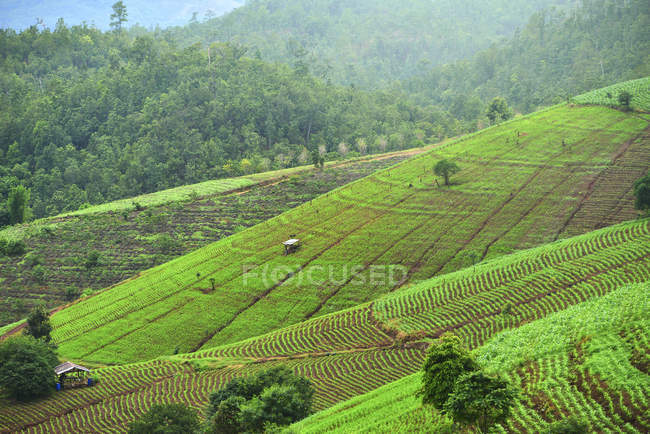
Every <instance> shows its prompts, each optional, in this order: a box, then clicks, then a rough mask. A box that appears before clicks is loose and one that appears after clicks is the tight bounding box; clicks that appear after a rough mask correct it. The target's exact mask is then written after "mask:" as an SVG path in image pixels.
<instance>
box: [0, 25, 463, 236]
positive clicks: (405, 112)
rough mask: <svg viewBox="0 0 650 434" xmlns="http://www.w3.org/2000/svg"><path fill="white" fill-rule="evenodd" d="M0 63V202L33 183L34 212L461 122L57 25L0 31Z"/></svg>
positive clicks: (237, 56)
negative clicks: (40, 28)
mask: <svg viewBox="0 0 650 434" xmlns="http://www.w3.org/2000/svg"><path fill="white" fill-rule="evenodd" d="M132 33H135V32H132ZM140 33H141V29H140ZM0 70H1V74H0V89H1V92H0V104H1V105H2V107H3V110H2V113H1V114H0V156H1V157H2V163H3V164H2V165H1V166H0V198H1V199H2V200H3V201H4V200H6V199H7V197H8V193H9V191H10V190H11V189H12V188H13V187H15V186H16V185H24V186H26V187H28V188H30V189H31V199H32V208H33V211H34V215H35V216H36V217H42V216H46V215H53V214H56V213H58V212H61V211H69V210H74V209H77V208H79V207H80V206H83V205H84V204H85V203H100V202H103V201H106V200H112V199H116V198H121V197H126V196H130V195H136V194H139V193H144V192H152V191H156V190H160V189H164V188H168V187H172V186H176V185H181V184H187V183H194V182H197V181H201V180H205V179H210V178H217V177H226V176H235V175H240V174H246V173H251V172H254V171H261V170H268V169H275V168H283V167H288V166H293V165H297V164H306V163H310V162H311V161H312V156H311V154H312V152H313V151H318V152H320V153H321V154H325V155H324V157H325V158H326V159H327V158H330V159H331V158H336V157H338V156H339V155H340V154H346V153H347V152H351V151H353V152H360V153H366V152H374V151H384V150H391V149H401V148H405V147H411V146H414V145H419V144H422V143H423V142H422V140H429V139H431V138H435V139H437V138H439V137H441V136H444V135H449V134H456V133H458V132H461V131H462V129H463V127H462V126H461V125H459V124H458V123H457V122H455V121H454V120H453V119H451V118H450V117H449V115H447V114H446V113H444V112H442V111H436V110H424V109H423V108H420V107H417V106H415V105H412V104H409V103H408V102H406V101H405V100H403V99H401V98H396V97H395V96H392V95H389V94H386V93H382V92H373V93H368V92H364V91H361V90H358V89H355V88H352V87H340V86H335V85H332V84H328V83H326V82H324V81H322V80H320V79H318V78H314V77H313V76H311V75H310V74H308V72H307V71H306V69H305V68H302V67H300V66H299V65H298V66H297V67H295V68H291V67H289V66H285V65H280V64H276V65H272V64H268V63H265V62H263V61H261V60H259V59H255V58H253V57H248V56H247V49H246V48H243V47H241V46H237V45H233V44H227V43H225V44H213V45H211V46H210V50H209V51H208V50H205V49H203V48H201V47H200V46H199V45H192V46H190V47H186V48H182V49H179V48H175V47H174V46H172V45H169V44H167V43H166V42H164V41H161V40H159V39H154V38H152V37H151V36H150V35H148V34H143V35H139V36H134V35H133V34H131V33H127V32H101V31H99V30H97V29H94V28H91V27H88V26H85V25H82V26H73V27H70V28H69V27H67V26H66V25H65V24H64V23H63V22H62V21H60V22H59V23H58V24H57V26H56V28H55V29H54V30H53V31H50V30H47V29H46V30H43V31H41V30H38V29H37V28H36V27H31V28H30V29H28V30H26V31H24V32H21V33H15V32H14V31H11V30H3V31H1V32H0ZM5 208H6V207H5V206H2V209H5ZM6 218H7V216H6V215H5V216H4V219H5V223H6Z"/></svg>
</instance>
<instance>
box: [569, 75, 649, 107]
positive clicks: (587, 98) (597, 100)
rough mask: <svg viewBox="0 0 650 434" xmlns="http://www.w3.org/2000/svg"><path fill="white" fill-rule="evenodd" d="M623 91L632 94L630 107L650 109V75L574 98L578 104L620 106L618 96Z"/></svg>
mask: <svg viewBox="0 0 650 434" xmlns="http://www.w3.org/2000/svg"><path fill="white" fill-rule="evenodd" d="M621 92H629V93H630V95H632V99H631V101H630V107H631V108H632V109H634V110H640V111H644V112H648V111H650V77H645V78H640V79H638V80H630V81H624V82H622V83H616V84H614V85H612V86H608V87H604V88H602V89H597V90H594V91H592V92H588V93H585V94H583V95H580V96H576V97H574V98H572V101H573V102H575V103H577V104H595V105H604V106H607V107H620V106H621V105H620V103H619V101H618V96H619V94H620V93H621Z"/></svg>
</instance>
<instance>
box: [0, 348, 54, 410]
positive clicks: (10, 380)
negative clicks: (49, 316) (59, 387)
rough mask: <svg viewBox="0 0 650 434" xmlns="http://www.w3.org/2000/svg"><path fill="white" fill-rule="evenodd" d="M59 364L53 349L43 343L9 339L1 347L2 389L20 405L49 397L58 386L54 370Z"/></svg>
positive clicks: (0, 372) (0, 370) (0, 377)
mask: <svg viewBox="0 0 650 434" xmlns="http://www.w3.org/2000/svg"><path fill="white" fill-rule="evenodd" d="M58 363H59V361H58V359H57V357H56V354H55V353H54V350H53V349H52V346H50V345H49V344H47V343H46V342H44V341H42V340H39V339H35V338H33V337H31V336H19V337H15V338H11V339H7V340H6V341H4V342H2V343H0V387H2V388H3V389H4V390H5V391H6V392H7V393H8V394H9V396H10V397H12V398H14V399H16V400H19V401H27V400H30V399H34V398H38V397H41V396H46V395H49V394H50V393H51V392H52V391H53V390H54V387H55V385H56V380H55V377H54V372H53V369H54V367H55V366H56V365H57V364H58Z"/></svg>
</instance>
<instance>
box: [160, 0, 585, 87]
mask: <svg viewBox="0 0 650 434" xmlns="http://www.w3.org/2000/svg"><path fill="white" fill-rule="evenodd" d="M575 3H576V0H514V1H513V0H463V1H457V0H436V1H431V0H402V1H398V2H382V1H377V0H355V1H353V2H350V1H345V0H310V1H308V2H307V1H303V0H250V1H247V2H246V4H245V5H244V6H242V7H240V8H238V9H236V10H234V11H233V12H231V13H229V14H227V15H225V16H223V17H219V18H212V19H207V20H205V21H204V22H198V21H195V22H192V23H190V24H189V25H187V26H184V27H175V28H171V29H166V30H164V31H162V32H161V33H160V34H161V36H164V37H166V38H170V39H172V40H175V41H177V42H179V43H180V44H181V45H190V44H192V43H194V42H202V43H204V44H207V43H212V42H214V41H220V42H226V41H233V42H237V43H242V44H245V45H247V46H250V47H252V50H253V51H256V52H259V53H260V55H261V57H262V58H263V59H265V60H270V61H281V62H285V63H293V62H296V61H306V62H307V63H308V64H309V67H310V69H311V71H312V72H313V73H314V74H315V75H317V76H321V77H325V78H328V79H331V80H332V81H334V82H337V83H344V84H354V85H356V86H360V87H364V88H372V89H376V88H381V87H385V86H386V85H388V84H389V83H391V82H392V81H394V80H396V79H405V78H407V77H411V76H413V75H417V74H419V73H421V72H424V71H426V70H428V69H429V68H431V67H432V66H435V65H442V64H446V63H448V62H451V61H455V60H458V59H465V58H468V57H470V56H472V55H473V54H474V53H476V52H477V51H478V50H480V49H484V48H488V47H489V46H490V44H492V43H494V42H497V41H499V40H501V39H503V38H509V37H511V36H512V34H513V32H514V30H515V28H517V27H519V26H522V25H523V24H524V23H525V22H526V20H527V19H528V18H529V17H530V16H531V15H532V14H533V13H534V12H536V11H538V10H541V9H543V8H548V7H551V6H558V7H566V8H569V7H573V6H574V5H575Z"/></svg>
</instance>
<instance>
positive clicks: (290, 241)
mask: <svg viewBox="0 0 650 434" xmlns="http://www.w3.org/2000/svg"><path fill="white" fill-rule="evenodd" d="M299 241H300V240H299V239H297V238H292V239H290V240H287V241H284V242H282V244H284V245H285V246H292V245H294V244H296V243H297V242H299Z"/></svg>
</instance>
